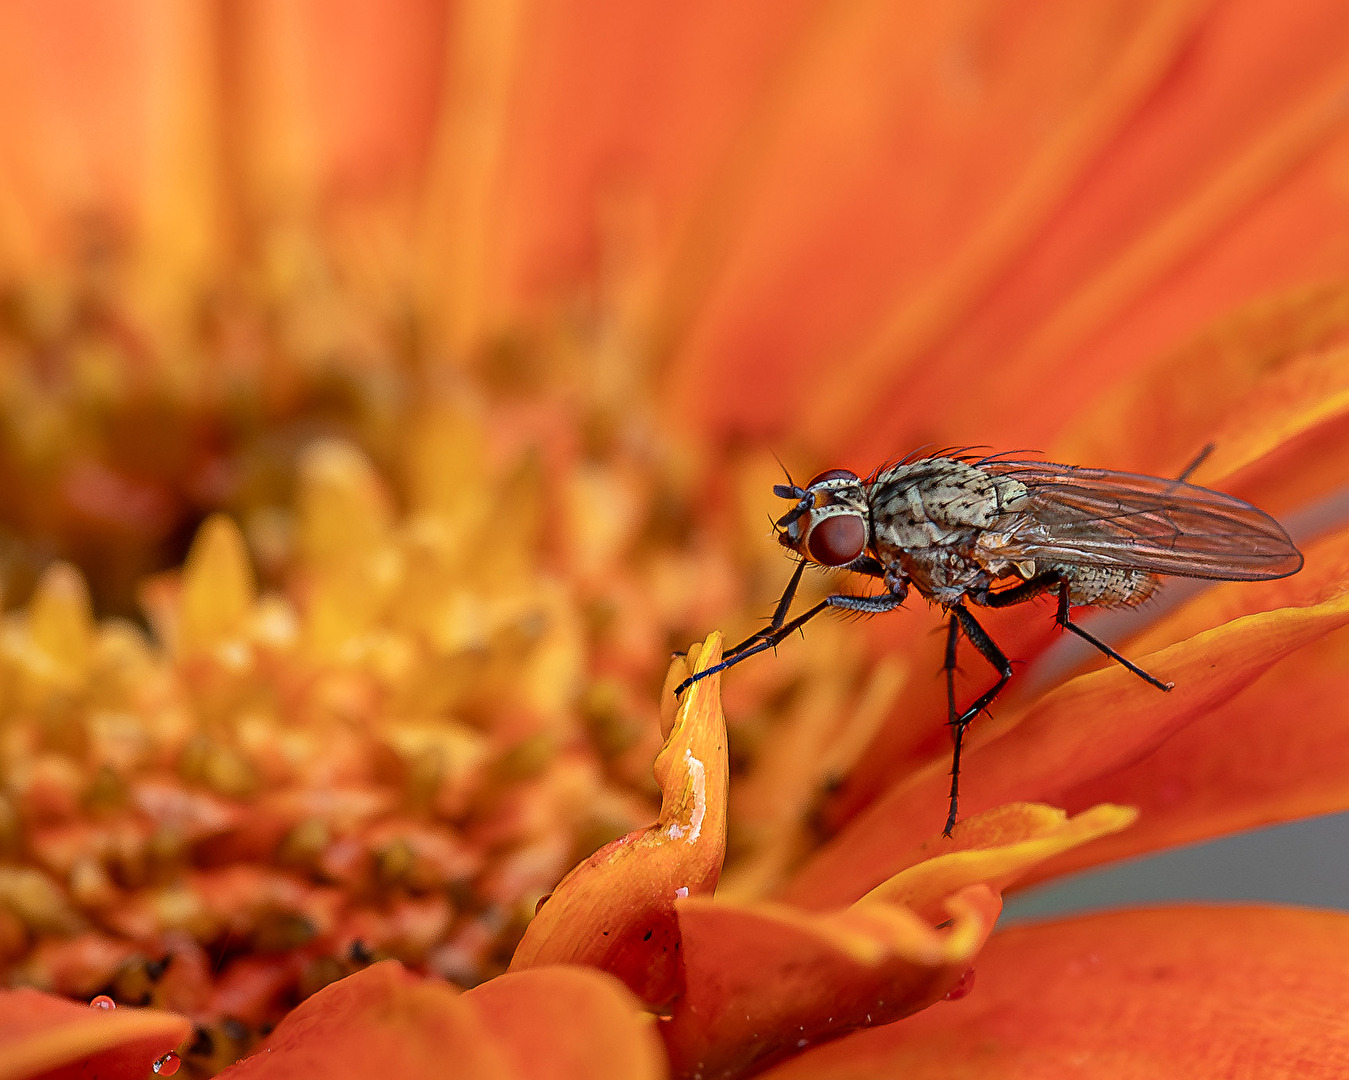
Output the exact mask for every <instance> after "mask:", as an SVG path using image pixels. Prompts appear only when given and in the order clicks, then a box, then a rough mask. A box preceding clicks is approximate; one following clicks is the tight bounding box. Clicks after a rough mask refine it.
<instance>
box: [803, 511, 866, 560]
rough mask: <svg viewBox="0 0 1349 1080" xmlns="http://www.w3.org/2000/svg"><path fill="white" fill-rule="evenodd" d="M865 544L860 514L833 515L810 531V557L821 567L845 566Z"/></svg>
mask: <svg viewBox="0 0 1349 1080" xmlns="http://www.w3.org/2000/svg"><path fill="white" fill-rule="evenodd" d="M866 543H867V526H866V522H864V521H863V520H862V515H861V514H835V515H833V516H832V517H827V518H825V519H824V520H823V521H821V522H820V523H819V524H818V525H816V526H815V528H813V529H811V530H810V542H809V547H810V557H811V558H812V559H814V560H815V561H816V562H817V563H820V564H821V565H822V566H846V565H847V564H848V563H850V562H852V561H853V560H854V559H855V558H857V556H859V555H861V554H862V549H863V548H864V547H866Z"/></svg>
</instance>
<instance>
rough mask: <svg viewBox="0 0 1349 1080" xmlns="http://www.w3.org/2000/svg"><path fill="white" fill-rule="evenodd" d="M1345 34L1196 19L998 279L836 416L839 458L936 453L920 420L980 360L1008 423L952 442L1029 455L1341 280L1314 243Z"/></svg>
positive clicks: (1275, 11)
mask: <svg viewBox="0 0 1349 1080" xmlns="http://www.w3.org/2000/svg"><path fill="white" fill-rule="evenodd" d="M1345 20H1346V12H1345V10H1344V9H1343V8H1342V7H1340V6H1339V5H1336V4H1333V3H1319V4H1313V5H1309V6H1307V7H1305V8H1299V10H1298V13H1297V15H1296V16H1291V17H1290V14H1289V9H1287V8H1286V7H1285V6H1283V5H1279V4H1278V3H1277V2H1273V0H1261V2H1252V3H1250V4H1218V5H1212V6H1210V7H1208V8H1207V9H1206V10H1205V12H1204V13H1203V18H1202V20H1201V21H1200V22H1199V24H1198V26H1197V27H1196V28H1195V30H1194V32H1193V34H1192V36H1191V37H1190V38H1189V40H1188V41H1187V42H1186V45H1187V47H1186V48H1184V49H1178V50H1177V51H1176V52H1175V53H1173V54H1172V56H1171V58H1170V59H1171V62H1172V66H1171V67H1170V69H1169V71H1168V72H1167V76H1168V77H1166V78H1163V79H1159V80H1158V81H1157V82H1156V83H1155V84H1154V86H1153V88H1152V93H1151V95H1150V96H1149V97H1148V98H1147V99H1146V100H1145V101H1144V102H1143V103H1142V105H1141V107H1140V108H1139V109H1138V110H1137V111H1136V112H1135V113H1134V114H1133V115H1131V116H1129V117H1128V118H1127V123H1124V124H1121V125H1120V127H1119V128H1118V129H1117V130H1116V131H1115V132H1114V138H1113V139H1112V140H1111V141H1110V142H1109V144H1108V145H1107V146H1106V149H1105V151H1104V152H1103V153H1102V154H1101V155H1100V156H1099V157H1098V158H1097V159H1096V160H1094V161H1093V162H1092V167H1091V169H1090V170H1089V171H1088V172H1086V173H1085V175H1084V178H1083V183H1082V184H1081V185H1080V186H1079V187H1077V188H1076V189H1074V190H1073V191H1071V192H1070V193H1069V194H1068V197H1067V198H1065V199H1064V200H1063V202H1062V204H1061V205H1060V206H1059V207H1057V208H1056V213H1055V214H1054V216H1053V218H1052V220H1051V221H1050V223H1049V225H1048V227H1047V228H1046V229H1045V230H1044V231H1043V233H1042V234H1041V235H1039V236H1037V237H1036V238H1035V242H1034V243H1033V244H1032V245H1030V246H1029V247H1028V248H1027V249H1026V251H1025V252H1024V257H1023V258H1022V259H1021V261H1020V262H1019V263H1018V264H1016V266H1015V268H1014V269H1015V272H1014V273H1010V274H1008V275H1007V276H1006V277H1005V278H1004V279H1003V280H1002V281H1000V282H999V283H998V284H997V287H996V288H995V289H994V290H991V291H990V293H989V295H988V297H987V298H985V299H984V300H983V303H982V304H980V306H979V307H978V308H977V309H976V310H974V311H972V312H967V313H966V317H965V318H964V319H963V320H962V321H961V322H960V323H958V324H956V326H955V327H954V329H953V331H952V333H951V334H950V335H949V338H948V339H947V340H946V341H944V342H943V343H942V344H941V346H940V347H939V348H938V349H935V350H933V351H932V352H930V353H928V354H927V355H926V356H924V357H923V358H922V359H923V360H924V363H923V365H922V366H921V368H919V369H917V370H914V371H904V372H898V373H896V382H895V383H894V384H892V387H893V389H891V390H889V391H886V390H884V389H882V388H881V387H879V386H878V387H876V388H875V389H876V394H875V400H876V405H875V407H874V411H873V412H872V413H871V414H870V415H867V414H865V413H864V414H862V415H860V416H857V415H856V414H853V416H852V418H853V421H854V422H853V423H852V425H851V426H850V427H849V428H848V429H847V430H848V431H850V432H852V433H853V437H852V439H851V440H850V442H851V443H852V444H853V445H854V448H855V449H857V450H859V451H860V450H861V449H862V447H861V446H858V445H857V444H858V443H860V442H865V444H866V446H867V447H868V448H869V449H870V451H871V452H870V453H867V454H866V455H865V456H866V457H869V458H870V457H874V458H876V459H879V458H880V457H881V456H883V455H887V454H893V453H895V452H896V449H897V447H896V446H895V445H894V444H895V439H896V436H898V435H900V434H903V433H907V434H908V435H910V437H911V436H912V434H913V433H914V432H916V431H917V432H921V433H922V434H923V435H924V437H926V438H932V439H946V440H947V441H949V439H950V438H951V436H952V435H953V434H954V432H953V430H952V429H951V428H950V427H947V428H945V429H943V428H941V427H936V426H934V421H933V420H932V419H930V413H931V411H932V410H931V407H930V406H931V403H932V402H933V401H934V400H942V398H943V395H944V394H946V393H949V390H950V388H951V387H952V386H970V385H979V384H980V381H981V380H982V379H983V378H984V377H985V375H986V372H987V370H988V363H989V357H992V356H996V357H997V379H998V382H999V384H1000V385H1004V386H1016V387H1018V388H1020V389H1021V391H1022V392H1021V393H1020V394H1019V395H1018V404H1017V407H1016V408H1014V409H1013V408H1008V402H1007V399H1006V397H1005V396H1004V395H1000V394H997V393H983V394H980V393H974V394H970V395H968V396H967V399H966V401H965V402H964V403H963V406H962V408H961V409H960V410H959V423H960V425H961V427H960V428H959V429H958V430H960V431H963V432H965V433H966V434H967V435H968V433H970V432H974V433H977V435H976V437H977V438H978V440H980V441H987V442H989V443H991V444H992V445H993V446H995V447H1003V446H1009V447H1015V446H1044V445H1046V444H1047V442H1048V438H1049V437H1050V436H1052V434H1053V432H1054V431H1056V430H1057V429H1058V427H1059V426H1060V424H1061V423H1062V417H1064V416H1066V415H1070V414H1071V413H1072V411H1073V410H1074V409H1075V408H1076V406H1077V404H1078V403H1079V402H1080V401H1081V400H1082V399H1083V397H1084V395H1087V394H1090V393H1094V392H1096V391H1097V390H1098V388H1100V387H1101V386H1102V385H1103V384H1104V383H1105V381H1106V380H1108V379H1110V378H1113V377H1117V376H1118V375H1119V374H1121V373H1123V372H1127V371H1129V370H1131V369H1132V368H1133V367H1135V366H1136V365H1137V364H1139V363H1140V362H1142V361H1144V360H1145V359H1146V358H1148V357H1149V356H1153V355H1156V353H1157V352H1158V351H1160V350H1161V349H1163V348H1165V347H1167V346H1168V345H1169V344H1170V343H1171V342H1174V341H1175V340H1177V339H1179V338H1181V337H1183V336H1184V335H1186V334H1188V333H1192V332H1193V331H1194V330H1195V329H1196V328H1197V327H1199V326H1202V325H1203V324H1204V323H1205V322H1207V321H1208V320H1210V319H1213V318H1216V317H1218V316H1219V315H1221V314H1222V313H1223V312H1224V311H1227V310H1229V309H1231V308H1232V307H1233V306H1235V305H1236V304H1239V303H1241V302H1243V301H1245V300H1247V299H1249V298H1250V297H1253V296H1258V295H1261V294H1263V293H1267V292H1269V291H1271V290H1274V289H1282V288H1287V287H1290V286H1293V285H1297V284H1301V283H1305V282H1307V281H1313V280H1318V279H1321V280H1323V279H1326V278H1330V277H1338V276H1342V275H1343V272H1344V266H1345V257H1344V249H1343V247H1342V245H1341V244H1340V243H1339V240H1338V236H1337V233H1338V230H1337V229H1335V228H1334V227H1331V228H1329V229H1327V225H1328V223H1330V222H1336V221H1343V220H1344V219H1345V216H1346V213H1349V205H1346V199H1345V195H1344V192H1343V191H1342V190H1340V189H1337V188H1336V185H1335V181H1334V179H1333V178H1334V177H1335V176H1337V175H1339V173H1340V171H1341V170H1342V169H1343V168H1344V161H1345V156H1346V153H1349V129H1347V128H1346V125H1345V123H1344V114H1343V109H1342V102H1341V94H1342V88H1343V85H1344V80H1345V78H1346V75H1347V74H1349V57H1347V56H1346V51H1345V48H1344V34H1345V29H1346V25H1349V24H1346V21H1345ZM1290 65H1291V68H1295V69H1296V74H1290ZM899 379H903V383H902V384H900V383H899V382H898V380H899ZM1031 388H1034V389H1033V390H1032V389H1031Z"/></svg>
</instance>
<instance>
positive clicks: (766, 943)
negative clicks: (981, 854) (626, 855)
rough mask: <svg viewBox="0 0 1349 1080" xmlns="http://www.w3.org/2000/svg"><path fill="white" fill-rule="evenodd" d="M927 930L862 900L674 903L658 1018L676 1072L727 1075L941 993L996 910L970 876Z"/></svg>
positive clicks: (997, 902)
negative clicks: (677, 988)
mask: <svg viewBox="0 0 1349 1080" xmlns="http://www.w3.org/2000/svg"><path fill="white" fill-rule="evenodd" d="M946 910H947V912H948V913H949V915H950V916H951V919H952V925H951V926H950V927H949V928H946V929H942V930H936V929H933V927H932V926H931V925H930V924H929V923H928V922H926V921H925V920H923V919H922V918H920V917H919V916H917V915H915V914H914V913H913V912H912V911H911V910H909V909H908V908H906V907H904V906H903V905H901V904H895V903H891V902H889V901H886V900H880V899H871V898H868V899H866V900H864V901H862V902H861V903H858V904H854V905H853V906H852V907H850V908H847V909H845V910H843V911H838V912H834V913H833V914H830V915H808V914H805V913H803V912H800V911H798V910H796V909H794V908H789V907H785V906H783V905H781V904H769V903H756V904H749V905H743V906H742V905H736V904H726V903H723V902H718V901H714V900H710V899H689V900H683V901H680V903H679V925H680V930H681V931H682V933H683V935H684V957H685V963H686V964H687V970H688V988H687V991H686V993H685V995H684V996H683V997H682V998H681V999H680V1000H679V1001H678V1002H676V1003H675V1006H674V1012H673V1015H672V1016H671V1018H670V1019H669V1020H668V1021H667V1022H666V1023H664V1024H662V1025H661V1034H662V1035H663V1036H664V1038H665V1043H666V1046H667V1048H668V1049H669V1052H670V1064H671V1068H672V1070H673V1073H674V1075H675V1076H684V1077H705V1078H708V1080H711V1078H713V1077H733V1076H739V1075H741V1074H742V1073H743V1072H744V1071H745V1070H746V1069H748V1068H749V1067H750V1066H751V1065H761V1064H762V1063H763V1062H764V1061H766V1060H772V1059H773V1058H776V1057H779V1056H781V1055H782V1054H785V1053H791V1052H794V1051H796V1050H799V1049H800V1048H801V1047H803V1046H805V1045H806V1044H808V1043H814V1042H820V1041H823V1040H826V1039H832V1038H837V1037H838V1036H840V1035H843V1034H846V1033H847V1032H849V1031H854V1030H856V1029H857V1028H859V1027H865V1026H868V1025H871V1024H883V1023H888V1022H889V1021H891V1020H895V1019H898V1018H899V1017H901V1016H907V1015H909V1014H910V1013H912V1012H915V1011H916V1010H918V1009H922V1008H925V1007H926V1006H928V1005H930V1004H932V1003H933V1002H934V1001H938V1000H940V999H941V997H942V996H943V995H945V994H946V993H948V992H949V991H950V990H951V988H952V987H953V986H954V985H955V984H956V983H957V982H958V981H959V980H960V979H961V977H962V976H963V975H964V974H965V972H966V971H967V970H968V968H969V965H970V961H971V960H972V959H973V958H974V956H975V955H976V954H977V953H978V952H979V949H980V948H981V947H982V946H983V943H984V941H985V939H986V938H987V937H988V934H989V932H990V931H991V930H992V929H993V923H994V921H995V920H996V919H997V917H998V912H999V911H1001V910H1002V901H1001V899H1000V898H999V897H998V896H997V895H996V894H994V893H993V892H992V890H990V889H988V888H986V887H984V886H982V885H976V886H972V887H970V888H968V889H965V890H962V891H961V892H959V893H957V894H955V895H954V896H951V897H949V899H948V903H947V905H946Z"/></svg>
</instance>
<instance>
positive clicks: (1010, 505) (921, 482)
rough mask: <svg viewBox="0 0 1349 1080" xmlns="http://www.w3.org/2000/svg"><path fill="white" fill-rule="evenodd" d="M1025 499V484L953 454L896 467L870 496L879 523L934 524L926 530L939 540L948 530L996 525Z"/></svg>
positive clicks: (900, 527)
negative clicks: (952, 456) (959, 459)
mask: <svg viewBox="0 0 1349 1080" xmlns="http://www.w3.org/2000/svg"><path fill="white" fill-rule="evenodd" d="M1025 502H1026V489H1025V486H1024V485H1022V484H1020V483H1019V482H1017V481H1015V480H1011V479H1008V478H1007V477H1001V476H996V475H993V474H991V473H988V472H985V471H984V470H983V469H980V468H978V467H977V466H974V465H971V464H968V463H967V462H964V461H956V460H954V459H953V458H926V459H924V460H921V461H914V462H911V463H909V464H907V465H897V466H895V467H894V468H892V469H889V470H887V471H886V472H884V473H882V474H881V475H880V476H879V477H877V479H876V483H875V485H874V487H873V491H872V497H871V507H872V518H873V520H874V521H876V522H877V525H878V526H879V524H880V523H881V522H882V521H893V522H894V524H895V527H896V529H898V530H900V531H903V530H904V529H905V526H930V528H925V529H922V530H921V533H922V535H925V536H927V537H929V542H935V543H942V542H944V540H945V538H944V535H943V534H944V532H945V531H947V530H953V529H989V528H994V527H996V526H997V525H998V524H999V522H1000V521H1001V520H1002V519H1003V518H1004V515H1006V514H1007V513H1009V512H1015V511H1016V510H1017V509H1018V508H1019V507H1020V506H1021V505H1024V503H1025Z"/></svg>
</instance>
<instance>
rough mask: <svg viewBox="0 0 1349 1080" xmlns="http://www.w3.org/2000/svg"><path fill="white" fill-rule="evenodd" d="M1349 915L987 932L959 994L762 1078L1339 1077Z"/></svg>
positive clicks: (1188, 912)
mask: <svg viewBox="0 0 1349 1080" xmlns="http://www.w3.org/2000/svg"><path fill="white" fill-rule="evenodd" d="M1346 955H1349V916H1346V915H1344V914H1341V913H1334V912H1320V911H1296V910H1283V909H1274V908H1216V907H1215V908H1170V909H1163V910H1156V911H1133V912H1118V913H1114V914H1108V915H1096V916H1090V917H1087V918H1083V919H1075V920H1073V921H1071V922H1061V923H1049V924H1045V925H1041V926H1028V927H1017V928H1015V929H1012V930H1007V931H1003V932H1002V933H999V934H997V935H996V936H994V938H993V939H992V940H991V941H990V942H989V943H988V945H987V947H986V948H985V949H984V951H983V953H981V954H980V957H979V968H978V981H977V982H976V983H975V985H974V987H973V990H972V992H971V993H970V994H969V995H968V996H967V997H965V998H963V999H961V1000H960V1001H958V1002H955V1003H953V1004H951V1005H941V1006H937V1007H936V1008H933V1009H928V1010H927V1011H925V1012H923V1013H920V1014H919V1015H918V1016H914V1017H911V1018H910V1019H908V1020H906V1021H904V1022H903V1023H902V1024H892V1025H890V1026H889V1027H885V1028H878V1029H874V1030H871V1031H865V1032H858V1033H857V1034H855V1035H852V1036H850V1037H849V1038H847V1039H844V1040H842V1041H840V1042H836V1043H833V1044H832V1045H830V1046H826V1047H821V1048H820V1049H818V1050H814V1051H809V1052H807V1053H805V1054H803V1055H802V1056H800V1057H799V1058H796V1059H795V1060H793V1061H791V1062H788V1063H786V1064H784V1065H782V1066H780V1067H779V1068H776V1069H773V1070H770V1071H769V1072H767V1073H765V1074H764V1077H763V1080H821V1078H823V1077H828V1078H830V1080H852V1078H856V1080H874V1078H875V1077H879V1076H902V1077H904V1078H905V1080H927V1078H931V1080H938V1078H940V1080H947V1078H948V1077H952V1076H971V1077H974V1076H978V1077H998V1078H999V1080H1018V1078H1021V1077H1025V1078H1027V1080H1029V1078H1032V1077H1035V1078H1039V1077H1051V1076H1080V1075H1090V1076H1092V1077H1093V1078H1099V1080H1111V1078H1119V1080H1125V1078H1129V1080H1133V1078H1137V1077H1154V1076H1263V1077H1279V1076H1288V1077H1292V1076H1296V1077H1299V1078H1302V1077H1306V1078H1308V1080H1317V1078H1325V1080H1330V1078H1332V1077H1339V1076H1344V1075H1345V1074H1346V1072H1349V982H1346V980H1345V979H1344V977H1343V969H1342V965H1340V964H1339V963H1338V962H1337V959H1338V958H1340V957H1343V956H1346Z"/></svg>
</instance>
